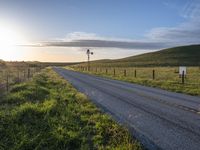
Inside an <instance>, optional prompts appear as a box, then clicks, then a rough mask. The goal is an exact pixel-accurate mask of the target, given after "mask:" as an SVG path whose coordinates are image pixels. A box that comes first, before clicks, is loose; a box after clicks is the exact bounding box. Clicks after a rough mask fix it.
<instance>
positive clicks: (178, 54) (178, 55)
mask: <svg viewBox="0 0 200 150" xmlns="http://www.w3.org/2000/svg"><path fill="white" fill-rule="evenodd" d="M91 65H92V66H94V67H144V66H145V67H152V66H163V67H167V66H171V67H172V66H200V45H189V46H180V47H173V48H168V49H163V50H160V51H156V52H150V53H146V54H141V55H137V56H130V57H126V58H122V59H114V60H97V61H92V63H91Z"/></svg>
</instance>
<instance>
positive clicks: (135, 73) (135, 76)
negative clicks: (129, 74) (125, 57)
mask: <svg viewBox="0 0 200 150" xmlns="http://www.w3.org/2000/svg"><path fill="white" fill-rule="evenodd" d="M134 75H135V78H136V77H137V70H136V69H135V74H134Z"/></svg>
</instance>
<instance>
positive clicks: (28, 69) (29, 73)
mask: <svg viewBox="0 0 200 150" xmlns="http://www.w3.org/2000/svg"><path fill="white" fill-rule="evenodd" d="M29 78H30V68H28V79H29Z"/></svg>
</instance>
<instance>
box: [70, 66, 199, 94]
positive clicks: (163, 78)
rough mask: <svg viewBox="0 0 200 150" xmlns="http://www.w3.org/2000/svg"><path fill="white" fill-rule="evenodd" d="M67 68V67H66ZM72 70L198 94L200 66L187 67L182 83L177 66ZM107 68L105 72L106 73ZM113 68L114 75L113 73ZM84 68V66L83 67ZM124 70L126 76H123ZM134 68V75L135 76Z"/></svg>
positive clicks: (76, 67)
mask: <svg viewBox="0 0 200 150" xmlns="http://www.w3.org/2000/svg"><path fill="white" fill-rule="evenodd" d="M68 68H69V67H68ZM73 69H74V70H77V71H81V72H85V73H90V74H95V75H98V76H103V77H108V78H111V79H116V80H122V81H127V82H130V83H137V84H141V85H145V86H151V87H157V88H162V89H166V90H169V91H173V92H179V93H186V94H190V95H198V96H200V68H199V67H188V68H187V77H186V79H185V84H182V80H181V78H179V74H178V67H134V68H133V67H124V68H111V67H107V68H105V67H93V68H91V71H90V72H88V71H83V70H82V69H81V68H79V67H78V66H74V67H73ZM96 69H97V70H96ZM106 69H107V73H106ZM114 69H115V75H114ZM85 70H86V68H85ZM124 70H126V76H124ZM135 70H136V77H135ZM153 70H155V79H154V80H153V78H152V76H153Z"/></svg>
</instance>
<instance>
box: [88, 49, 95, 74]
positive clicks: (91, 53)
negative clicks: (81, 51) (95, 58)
mask: <svg viewBox="0 0 200 150" xmlns="http://www.w3.org/2000/svg"><path fill="white" fill-rule="evenodd" d="M86 54H87V56H88V71H90V55H93V54H94V53H93V52H91V51H90V50H89V49H88V50H87V52H86Z"/></svg>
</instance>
